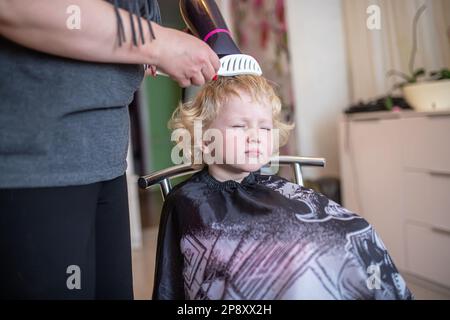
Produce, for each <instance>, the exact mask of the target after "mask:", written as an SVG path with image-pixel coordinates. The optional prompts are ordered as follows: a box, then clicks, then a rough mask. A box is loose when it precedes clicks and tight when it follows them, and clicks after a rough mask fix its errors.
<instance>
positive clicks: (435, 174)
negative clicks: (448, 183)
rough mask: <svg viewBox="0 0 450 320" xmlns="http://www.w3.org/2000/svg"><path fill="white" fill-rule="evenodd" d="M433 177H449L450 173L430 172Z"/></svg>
mask: <svg viewBox="0 0 450 320" xmlns="http://www.w3.org/2000/svg"><path fill="white" fill-rule="evenodd" d="M428 172H429V173H430V174H431V175H432V176H449V177H450V172H444V171H428Z"/></svg>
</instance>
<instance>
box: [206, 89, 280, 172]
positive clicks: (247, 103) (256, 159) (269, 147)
mask: <svg viewBox="0 0 450 320" xmlns="http://www.w3.org/2000/svg"><path fill="white" fill-rule="evenodd" d="M239 95H240V96H239V97H238V96H235V95H232V96H231V97H229V99H228V101H227V102H226V103H225V104H224V105H223V106H222V108H221V109H220V110H219V114H218V115H217V117H216V119H214V121H213V122H212V123H211V124H210V125H209V127H208V128H209V129H218V130H220V132H221V133H222V137H223V147H222V148H221V149H220V148H217V149H215V150H214V152H215V154H214V158H215V159H218V160H219V161H221V163H223V166H225V167H226V166H228V167H231V168H229V169H234V170H233V171H234V172H235V171H236V169H237V170H238V171H243V172H251V171H256V170H259V169H260V168H261V167H262V166H263V165H264V164H266V163H267V162H268V161H269V158H270V156H271V155H272V153H273V142H272V140H273V138H272V137H273V134H272V133H273V132H272V131H273V118H272V106H271V105H270V104H269V103H265V104H263V103H261V102H258V101H253V100H252V97H251V96H250V95H249V94H248V93H246V92H245V91H239Z"/></svg>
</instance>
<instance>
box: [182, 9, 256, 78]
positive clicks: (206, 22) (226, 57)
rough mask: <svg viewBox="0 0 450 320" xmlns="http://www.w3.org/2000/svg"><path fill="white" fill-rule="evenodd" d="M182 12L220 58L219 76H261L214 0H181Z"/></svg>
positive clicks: (199, 35) (190, 25)
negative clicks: (235, 37)
mask: <svg viewBox="0 0 450 320" xmlns="http://www.w3.org/2000/svg"><path fill="white" fill-rule="evenodd" d="M180 12H181V16H182V17H183V20H184V22H185V23H186V25H187V26H188V28H189V30H190V31H191V32H192V34H194V35H195V36H197V37H198V38H200V39H202V40H203V41H205V42H206V43H207V44H208V45H209V46H210V47H211V49H213V50H214V52H215V53H216V54H217V55H218V56H219V58H220V69H219V71H218V75H219V76H235V75H242V74H251V75H258V76H259V75H261V74H262V71H261V67H260V66H259V64H258V62H257V61H256V59H255V58H253V57H252V56H249V55H246V54H242V53H241V51H240V50H239V48H238V47H237V45H236V44H235V43H234V41H233V39H232V38H231V33H230V31H229V30H228V27H227V25H226V23H225V21H224V19H223V16H222V14H221V13H220V10H219V8H218V6H217V4H216V2H215V1H214V0H180Z"/></svg>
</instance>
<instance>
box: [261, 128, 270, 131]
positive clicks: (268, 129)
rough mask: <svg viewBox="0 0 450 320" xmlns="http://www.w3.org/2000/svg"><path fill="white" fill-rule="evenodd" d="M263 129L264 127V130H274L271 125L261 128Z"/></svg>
mask: <svg viewBox="0 0 450 320" xmlns="http://www.w3.org/2000/svg"><path fill="white" fill-rule="evenodd" d="M261 129H263V130H267V131H270V130H272V128H269V127H263V128H261Z"/></svg>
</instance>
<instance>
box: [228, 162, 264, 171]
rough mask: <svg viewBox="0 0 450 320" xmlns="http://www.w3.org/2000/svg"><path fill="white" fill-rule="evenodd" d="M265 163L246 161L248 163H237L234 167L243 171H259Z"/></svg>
mask: <svg viewBox="0 0 450 320" xmlns="http://www.w3.org/2000/svg"><path fill="white" fill-rule="evenodd" d="M263 165H264V164H262V163H254V164H253V163H246V164H235V165H233V167H234V168H235V169H239V170H241V171H246V172H252V171H258V170H259V169H261V167H262V166H263Z"/></svg>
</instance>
